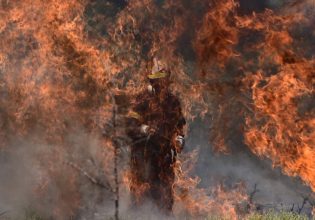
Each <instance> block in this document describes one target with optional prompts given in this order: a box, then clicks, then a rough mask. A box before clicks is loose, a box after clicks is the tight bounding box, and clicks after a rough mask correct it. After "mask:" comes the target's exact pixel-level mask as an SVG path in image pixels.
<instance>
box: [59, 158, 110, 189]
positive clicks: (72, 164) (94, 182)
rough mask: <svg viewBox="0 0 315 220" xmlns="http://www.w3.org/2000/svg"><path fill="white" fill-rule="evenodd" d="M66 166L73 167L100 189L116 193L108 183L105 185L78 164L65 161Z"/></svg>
mask: <svg viewBox="0 0 315 220" xmlns="http://www.w3.org/2000/svg"><path fill="white" fill-rule="evenodd" d="M65 164H66V165H68V166H70V167H72V168H73V169H75V170H77V171H78V172H79V173H81V174H82V175H83V176H85V177H86V178H87V179H88V180H89V181H90V182H91V183H93V184H94V185H96V186H99V187H101V188H104V189H107V190H109V191H110V192H112V193H113V192H114V190H113V188H112V186H111V185H110V184H109V183H108V182H105V183H103V182H102V181H100V180H99V179H97V178H95V177H93V176H92V175H90V174H89V173H88V172H87V171H85V170H84V169H83V168H81V167H80V166H78V165H77V164H75V163H73V162H71V161H65Z"/></svg>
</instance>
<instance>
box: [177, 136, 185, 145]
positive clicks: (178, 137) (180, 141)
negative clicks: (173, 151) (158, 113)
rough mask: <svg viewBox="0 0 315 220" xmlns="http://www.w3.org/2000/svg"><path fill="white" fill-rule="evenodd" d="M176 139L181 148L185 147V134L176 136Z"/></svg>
mask: <svg viewBox="0 0 315 220" xmlns="http://www.w3.org/2000/svg"><path fill="white" fill-rule="evenodd" d="M175 141H176V142H177V143H178V145H179V146H180V148H183V147H184V145H185V139H184V136H182V135H177V137H176V138H175Z"/></svg>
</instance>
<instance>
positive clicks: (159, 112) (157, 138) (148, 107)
mask: <svg viewBox="0 0 315 220" xmlns="http://www.w3.org/2000/svg"><path fill="white" fill-rule="evenodd" d="M143 125H145V126H147V127H148V130H149V132H143V130H142V126H143ZM184 125H185V119H184V117H183V114H182V111H181V106H180V102H179V100H178V99H177V97H175V96H174V95H173V94H171V93H170V92H168V93H166V94H165V95H164V97H163V98H160V97H159V96H158V95H155V94H151V93H148V92H144V93H141V94H140V95H138V96H137V97H136V100H135V102H134V104H133V106H132V108H131V109H130V114H129V117H128V119H127V134H128V136H129V137H130V139H131V140H132V143H131V173H132V184H131V185H132V188H131V191H132V193H133V194H134V195H135V200H136V202H135V203H136V204H137V203H138V202H139V201H141V198H139V196H140V197H141V196H142V197H144V198H145V197H149V198H151V199H153V201H155V203H156V204H157V205H158V207H160V208H161V209H163V210H165V211H171V210H172V206H173V190H172V185H173V183H174V178H175V176H174V175H175V174H174V167H173V164H174V162H175V160H176V154H177V153H179V152H180V151H181V148H182V147H183V146H182V145H181V144H180V143H179V142H178V141H177V139H176V138H177V137H178V136H181V137H183V136H184V134H183V127H184ZM142 186H146V187H144V188H145V190H143V192H144V193H142V194H141V193H139V190H140V191H141V187H142ZM139 188H140V189H139ZM139 194H141V195H139ZM137 195H138V196H137Z"/></svg>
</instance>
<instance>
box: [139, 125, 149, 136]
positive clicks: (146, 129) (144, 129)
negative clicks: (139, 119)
mask: <svg viewBox="0 0 315 220" xmlns="http://www.w3.org/2000/svg"><path fill="white" fill-rule="evenodd" d="M140 131H141V133H142V134H149V131H150V127H149V126H148V125H144V124H143V125H141V127H140Z"/></svg>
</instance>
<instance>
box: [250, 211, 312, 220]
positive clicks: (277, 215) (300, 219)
mask: <svg viewBox="0 0 315 220" xmlns="http://www.w3.org/2000/svg"><path fill="white" fill-rule="evenodd" d="M308 219H309V218H308V217H307V216H305V215H299V214H296V213H292V212H272V211H271V212H267V213H264V214H258V213H255V214H252V215H250V216H249V217H248V218H247V220H308Z"/></svg>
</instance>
